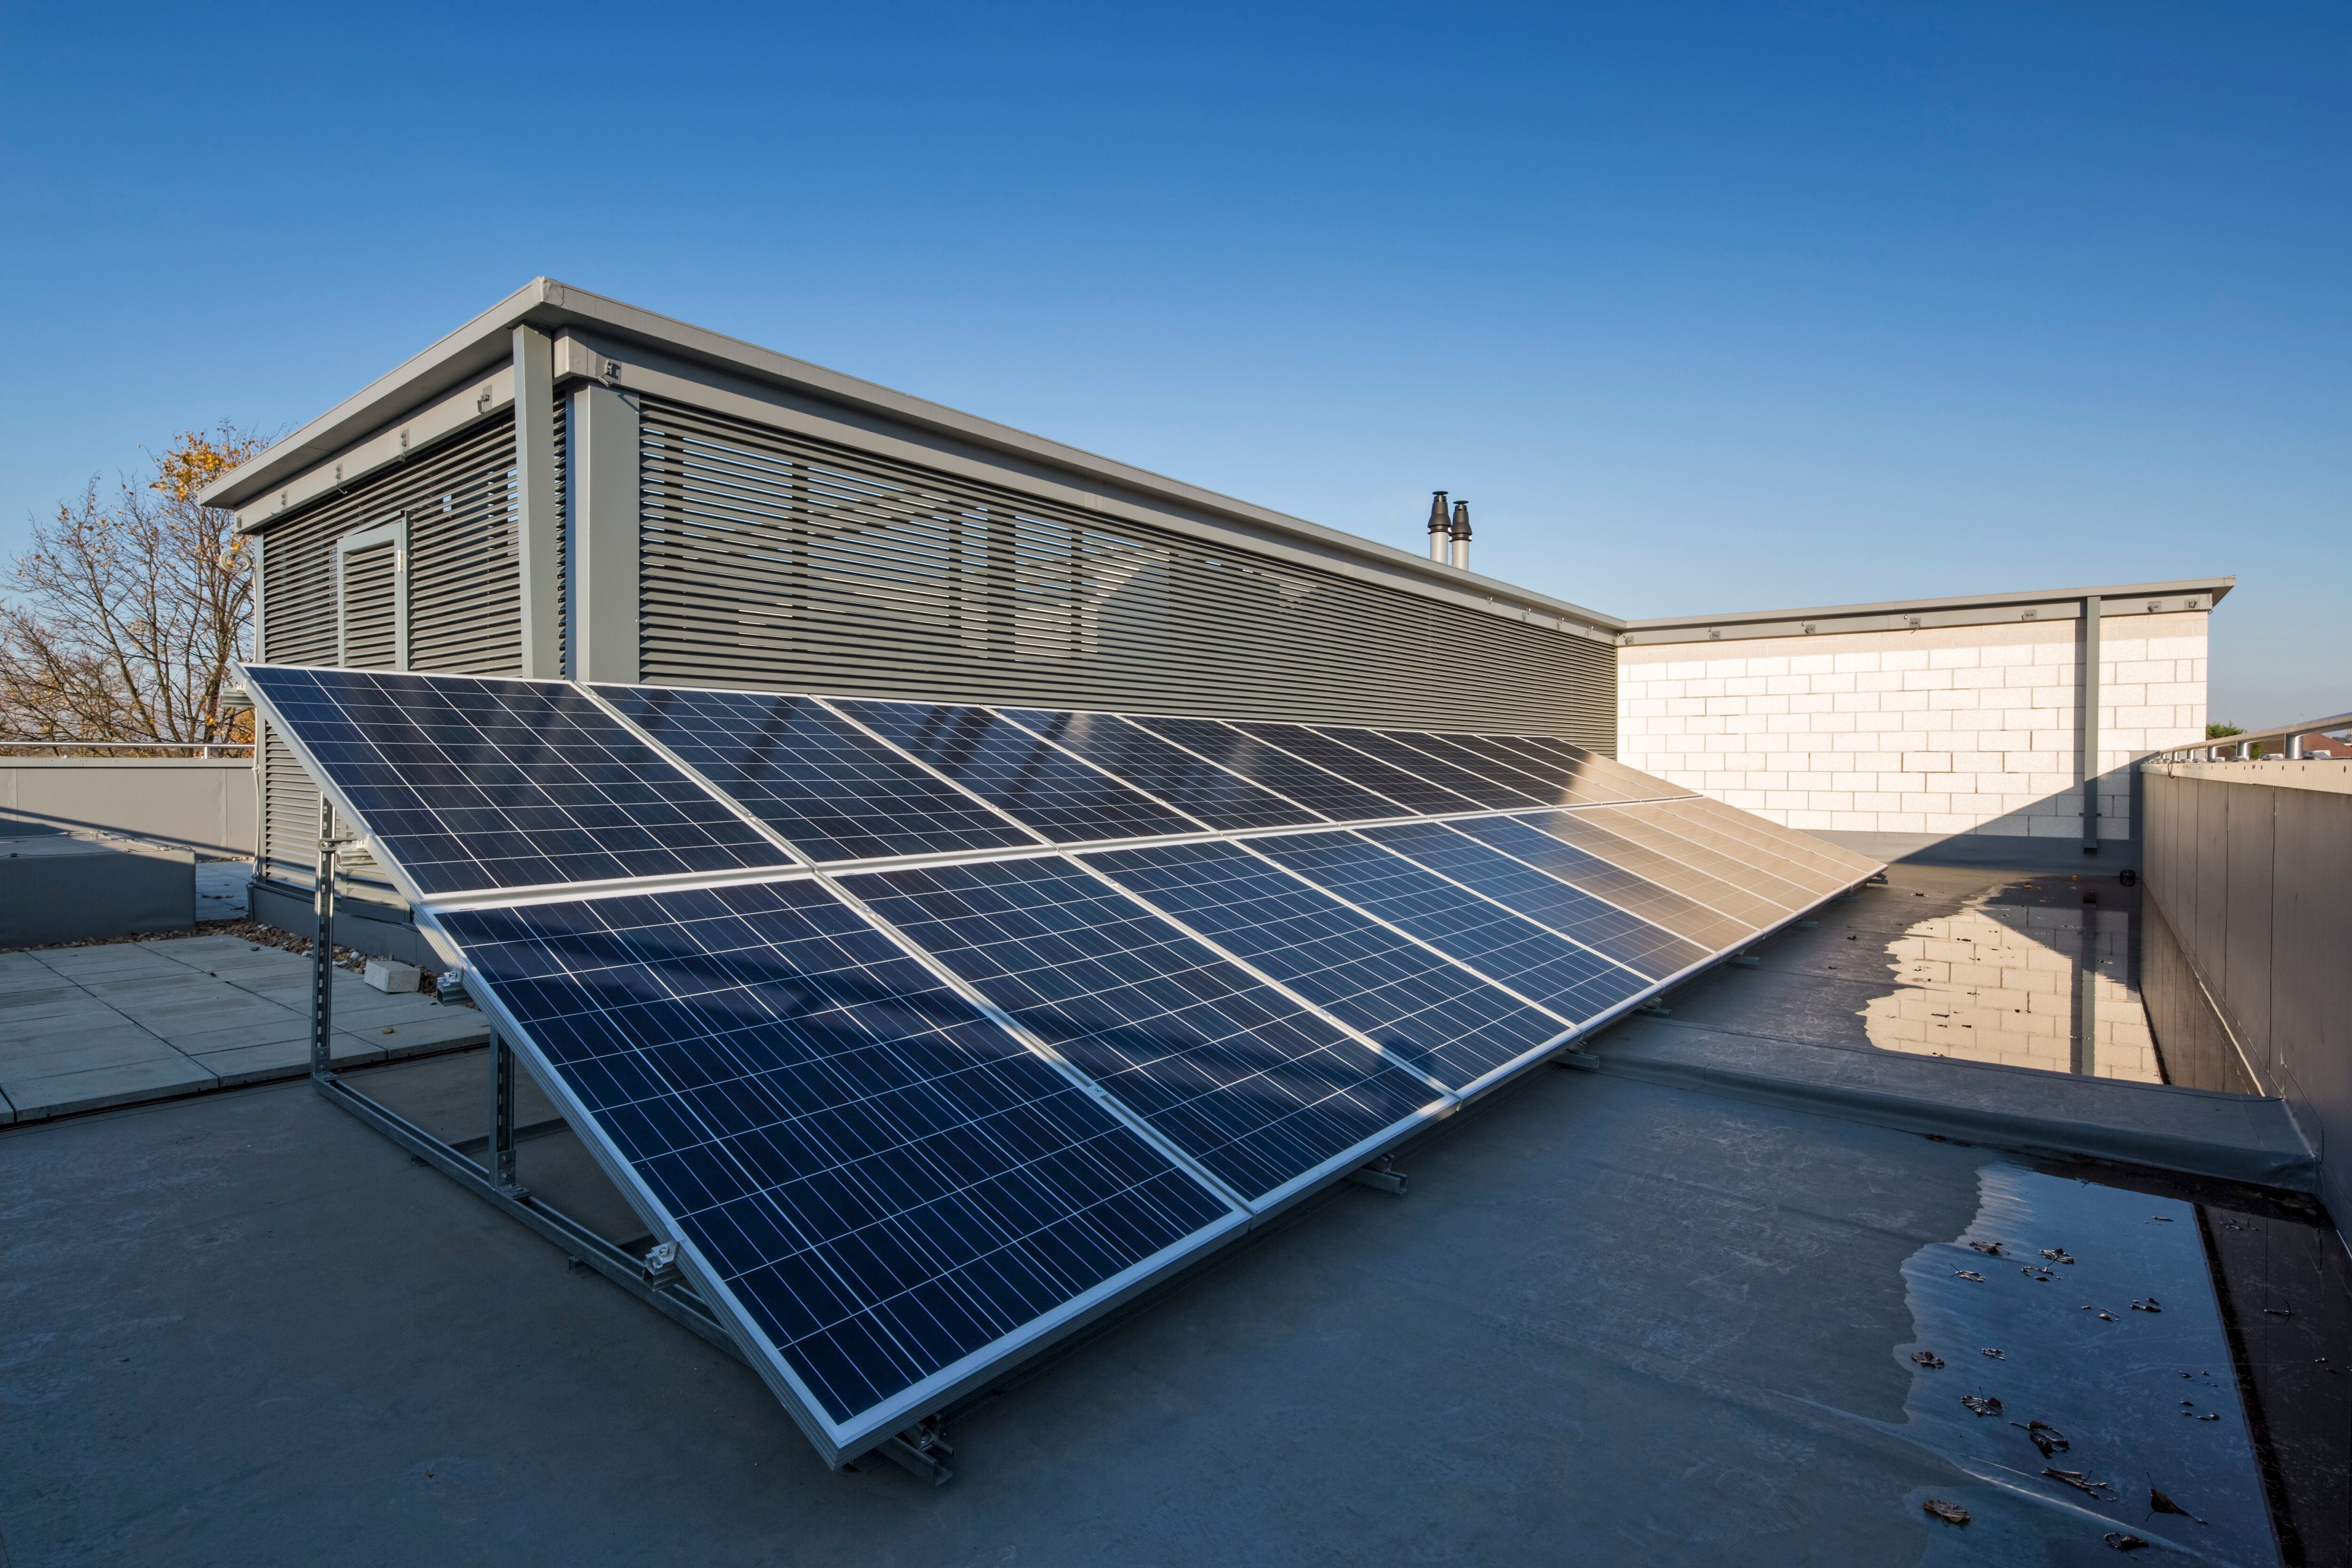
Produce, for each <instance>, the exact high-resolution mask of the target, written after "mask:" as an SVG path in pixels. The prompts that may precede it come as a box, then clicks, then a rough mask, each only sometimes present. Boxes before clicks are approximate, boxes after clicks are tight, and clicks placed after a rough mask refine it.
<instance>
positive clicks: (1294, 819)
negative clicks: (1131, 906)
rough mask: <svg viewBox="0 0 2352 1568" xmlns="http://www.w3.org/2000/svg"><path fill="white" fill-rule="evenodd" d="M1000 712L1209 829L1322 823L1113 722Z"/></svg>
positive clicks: (1098, 716)
mask: <svg viewBox="0 0 2352 1568" xmlns="http://www.w3.org/2000/svg"><path fill="white" fill-rule="evenodd" d="M1000 711H1001V712H1002V713H1003V716H1005V717H1007V718H1009V719H1012V720H1013V722H1014V723H1016V724H1019V725H1021V726H1023V727H1025V728H1028V729H1031V730H1034V731H1035V732H1036V733H1037V734H1039V735H1041V736H1044V737H1045V738H1046V739H1048V740H1050V741H1052V742H1053V743H1054V744H1055V745H1056V746H1059V747H1063V748H1064V749H1066V750H1069V751H1074V752H1076V753H1077V755H1079V756H1080V757H1083V758H1086V759H1087V761H1089V762H1091V763H1093V764H1094V765H1095V766H1096V767H1097V768H1102V769H1103V770H1104V771H1105V772H1107V773H1110V774H1112V775H1115V776H1116V777H1117V778H1118V779H1121V780H1122V781H1124V782H1126V783H1129V784H1132V785H1134V786H1135V787H1136V788H1137V789H1140V790H1142V791H1143V792H1144V793H1145V794H1147V795H1150V796H1151V797H1152V798H1153V799H1154V800H1164V801H1166V802H1167V803H1168V804H1169V805H1171V806H1173V807H1175V808H1176V809H1177V810H1180V811H1182V812H1184V813H1185V814H1186V815H1188V816H1193V817H1198V818H1199V819H1200V820H1201V821H1203V822H1205V823H1207V824H1208V825H1209V826H1210V827H1212V828H1220V829H1226V830H1232V829H1238V828H1280V827H1297V826H1300V825H1302V824H1304V823H1307V822H1317V821H1322V820H1323V819H1322V818H1320V817H1319V816H1318V815H1317V814H1316V813H1315V812H1313V811H1309V810H1305V809H1304V808H1302V807H1300V806H1298V805H1297V804H1296V803H1295V802H1293V801H1289V800H1284V799H1282V798H1281V797H1280V796H1278V795H1275V794H1272V793H1269V792H1268V791H1266V790H1265V789H1260V788H1259V787H1258V786H1257V785H1255V784H1253V783H1252V782H1250V781H1249V780H1248V779H1244V778H1242V777H1240V776H1239V775H1237V774H1234V773H1229V772H1227V771H1226V770H1225V769H1224V768H1220V767H1218V766H1217V765H1216V764H1215V763H1213V762H1209V761H1205V760H1203V759H1202V758H1198V757H1195V756H1193V755H1192V753H1191V752H1189V751H1186V750H1185V749H1184V748H1183V747H1180V746H1176V745H1174V744H1172V743H1171V742H1170V741H1168V740H1166V739H1163V738H1162V737H1160V736H1157V735H1154V734H1152V733H1151V732H1150V730H1148V729H1143V728H1140V727H1138V726H1136V725H1133V724H1130V723H1129V722H1128V721H1127V720H1126V719H1124V718H1122V717H1119V716H1117V715H1114V714H1105V713H1071V712H1068V711H1066V710H1058V711H1057V710H1054V709H1047V708H1004V709H1002V710H1000Z"/></svg>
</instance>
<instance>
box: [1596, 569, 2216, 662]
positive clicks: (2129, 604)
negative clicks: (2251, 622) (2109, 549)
mask: <svg viewBox="0 0 2352 1568" xmlns="http://www.w3.org/2000/svg"><path fill="white" fill-rule="evenodd" d="M2237 584H2238V580H2237V579H2236V578H2234V577H2193V578H2183V579H2179V580H2175V581H2170V582H2125V583H2108V584H2105V585H2104V586H2101V587H2093V588H2045V589H2032V590H2028V591H2023V592H2018V593H1973V594H1958V595H1952V596H1948V597H1945V598H1939V599H1895V600H1888V601H1884V602H1881V603H1877V604H1827V605H1821V606H1817V607H1815V608H1812V609H1804V610H1741V611H1734V612H1726V613H1723V614H1719V615H1673V616H1661V617H1657V618H1654V619H1651V620H1644V621H1625V622H1619V625H1620V627H1621V628H1622V630H1621V632H1620V634H1619V636H1618V642H1619V643H1621V644H1623V645H1625V646H1628V647H1640V646H1643V645H1644V644H1649V643H1714V642H1729V641H1734V640H1744V639H1748V638H1755V637H1803V636H1814V635H1827V634H1829V633H1832V632H1905V631H1919V630H1923V629H1925V628H1927V627H1931V626H1983V625H1991V624H1995V623H1998V622H2014V621H2074V620H2080V619H2081V618H2082V614H2083V606H2084V604H2086V603H2088V602H2089V601H2092V600H2094V599H2095V600H2097V601H2099V616H2100V619H2101V620H2103V621H2104V620H2105V619H2106V618H2107V617H2109V616H2114V615H2145V614H2148V613H2151V612H2156V613H2162V612H2181V611H2192V612H2204V611H2209V610H2210V609H2212V608H2213V606H2215V605H2216V604H2219V603H2220V602H2221V600H2222V597H2223V596H2224V595H2226V594H2227V593H2228V592H2229V591H2231V589H2232V588H2235V587H2236V586H2237Z"/></svg>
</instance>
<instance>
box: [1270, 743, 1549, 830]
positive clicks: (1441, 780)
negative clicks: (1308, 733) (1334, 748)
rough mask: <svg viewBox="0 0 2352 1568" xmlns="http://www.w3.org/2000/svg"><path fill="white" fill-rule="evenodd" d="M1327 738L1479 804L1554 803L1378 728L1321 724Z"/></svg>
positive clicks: (1488, 805)
mask: <svg viewBox="0 0 2352 1568" xmlns="http://www.w3.org/2000/svg"><path fill="white" fill-rule="evenodd" d="M1316 729H1317V730H1318V732H1319V733H1320V734H1322V735H1323V736H1325V737H1328V738H1329V739H1332V740H1336V741H1338V742H1339V743H1340V744H1341V745H1343V746H1348V747H1354V748H1355V749H1356V750H1358V751H1361V752H1364V753H1366V754H1367V755H1369V756H1371V757H1375V758H1379V759H1380V760H1381V761H1382V762H1385V763H1387V764H1388V765H1389V766H1390V767H1391V768H1399V769H1401V770H1402V771H1404V772H1407V773H1410V774H1412V775H1413V776H1414V777H1415V778H1418V779H1427V780H1429V782H1431V783H1433V784H1435V785H1437V786H1439V787H1440V788H1441V789H1450V790H1452V791H1453V792H1454V794H1456V795H1459V796H1461V797H1463V798H1464V799H1465V800H1469V801H1471V802H1472V803H1474V804H1475V805H1480V806H1485V807H1487V808H1489V809H1501V808H1507V807H1513V806H1547V805H1549V804H1550V803H1551V802H1550V801H1549V800H1544V799H1543V798H1542V797H1540V796H1537V795H1530V794H1528V793H1527V792H1526V791H1524V790H1521V789H1514V788H1512V787H1511V786H1510V785H1508V784H1505V783H1502V782H1499V781H1497V780H1496V779H1490V778H1488V777H1487V776H1486V775H1485V774H1483V773H1479V772H1475V771H1473V770H1472V769H1470V768H1465V767H1464V766H1462V765H1461V764H1460V763H1458V762H1455V761H1453V760H1451V759H1450V758H1444V757H1442V756H1439V755H1438V754H1437V752H1436V751H1435V750H1434V749H1433V748H1430V747H1421V746H1415V745H1410V744H1408V743H1407V742H1405V741H1402V740H1400V739H1398V738H1397V737H1395V736H1393V735H1384V734H1382V733H1381V731H1379V730H1377V729H1349V728H1346V727H1341V726H1339V725H1329V724H1321V725H1317V726H1316Z"/></svg>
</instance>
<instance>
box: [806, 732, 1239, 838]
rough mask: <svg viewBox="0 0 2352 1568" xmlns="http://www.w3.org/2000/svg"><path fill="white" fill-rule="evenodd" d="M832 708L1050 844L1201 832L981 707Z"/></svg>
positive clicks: (1187, 820)
mask: <svg viewBox="0 0 2352 1568" xmlns="http://www.w3.org/2000/svg"><path fill="white" fill-rule="evenodd" d="M835 706H838V707H840V709H841V710H842V711H843V712H845V713H846V714H848V715H849V716H851V717H853V718H855V719H856V720H857V721H858V723H860V724H863V725H865V726H866V727H869V728H871V729H872V730H873V731H874V732H875V733H876V734H877V735H880V736H881V737H884V738H885V739H887V740H888V741H889V742H890V744H892V745H893V746H896V747H899V748H900V749H901V750H903V751H905V752H906V753H907V754H908V756H910V757H916V758H921V759H922V760H923V761H924V762H926V763H929V765H930V766H931V767H933V768H938V769H939V770H940V772H941V773H943V774H945V775H947V777H949V778H950V779H954V780H955V781H956V782H957V783H958V784H961V785H962V786H963V787H964V788H965V789H969V790H971V792H972V793H973V794H975V795H977V796H979V797H980V798H981V799H982V800H986V801H987V802H988V803H989V804H990V805H992V806H994V807H995V808H997V810H1001V811H1004V812H1007V813H1009V814H1010V815H1011V816H1013V818H1015V819H1017V820H1018V821H1023V822H1025V823H1027V824H1028V825H1029V826H1030V827H1033V828H1034V829H1036V830H1037V831H1039V832H1041V833H1043V834H1045V836H1046V837H1047V838H1049V839H1052V840H1054V841H1055V842H1057V843H1087V842H1097V841H1102V840H1105V839H1143V838H1156V837H1160V836H1162V835H1165V834H1169V833H1196V832H1199V831H1202V824H1201V823H1200V822H1198V821H1194V820H1192V819H1191V818H1188V817H1185V816H1182V815H1181V814H1179V813H1178V812H1175V811H1173V810H1170V809H1169V808H1167V807H1165V806H1162V805H1160V804H1158V803H1157V802H1155V801H1153V800H1150V799H1148V798H1146V797H1145V796H1143V795H1140V794H1139V793H1137V792H1136V791H1135V790H1133V789H1129V788H1128V787H1127V786H1126V785H1125V784H1122V783H1120V782H1119V781H1118V779H1112V778H1110V777H1108V775H1106V774H1103V773H1101V772H1098V771H1097V770H1096V769H1095V768H1089V767H1087V765H1086V764H1085V763H1083V762H1081V761H1079V760H1078V759H1077V758H1074V757H1071V756H1069V755H1068V754H1067V753H1066V752H1064V751H1061V750H1060V749H1058V748H1056V747H1053V746H1050V745H1048V744H1046V743H1045V741H1044V740H1041V739H1040V738H1038V737H1036V736H1034V735H1032V734H1031V733H1030V732H1029V731H1027V730H1025V729H1024V728H1022V727H1021V726H1019V725H1017V724H1014V723H1013V722H1012V721H1011V720H1010V719H1005V718H1000V717H998V716H996V715H995V714H992V713H991V712H989V711H988V710H987V709H986V708H981V707H967V706H958V705H955V704H947V703H940V704H926V703H896V702H876V701H873V700H870V699H868V698H865V697H838V698H835Z"/></svg>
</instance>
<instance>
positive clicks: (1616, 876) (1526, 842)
mask: <svg viewBox="0 0 2352 1568" xmlns="http://www.w3.org/2000/svg"><path fill="white" fill-rule="evenodd" d="M1560 814H1562V815H1564V814H1565V813H1560ZM1539 820H1541V819H1538V818H1532V817H1531V818H1528V819H1526V820H1524V821H1523V820H1521V819H1519V818H1517V817H1467V818H1464V819H1462V820H1460V821H1456V822H1454V827H1455V828H1457V829H1458V830H1460V831H1463V832H1465V833H1467V834H1469V835H1470V836H1471V837H1472V838H1474V839H1476V840H1478V841H1480V842H1481V843H1486V844H1491V845H1493V846H1494V847H1495V848H1496V849H1498V850H1500V851H1502V852H1504V853H1505V854H1507V855H1511V856H1514V857H1516V858H1517V859H1519V860H1523V861H1525V862H1528V864H1529V865H1531V866H1534V867H1535V868H1536V869H1537V870H1538V871H1543V872H1548V873H1550V874H1551V875H1553V876H1556V877H1558V878H1559V880H1560V881H1562V882H1564V883H1568V884H1569V886H1570V887H1574V888H1580V889H1581V890H1582V891H1584V892H1586V893H1589V894H1592V896H1593V897H1595V898H1604V899H1607V900H1608V901H1609V902H1610V903H1612V904H1615V905H1616V906H1617V907H1618V908H1620V909H1622V910H1626V911H1628V912H1629V913H1632V914H1634V915H1640V916H1641V917H1642V918H1643V919H1644V920H1646V921H1648V922H1649V923H1650V924H1651V925H1662V926H1664V927H1665V928H1666V929H1667V930H1669V931H1671V932H1673V933H1674V934H1675V936H1680V937H1683V938H1685V940H1687V941H1689V942H1692V943H1694V944H1696V946H1698V947H1700V948H1701V949H1702V950H1704V951H1706V952H1709V953H1714V952H1719V951H1720V950H1722V949H1723V948H1726V947H1732V946H1738V944H1739V943H1741V942H1743V941H1745V940H1747V939H1748V937H1749V936H1753V935H1755V931H1756V928H1755V927H1754V926H1752V925H1748V924H1746V923H1745V922H1743V921H1738V920H1734V919H1733V918H1732V917H1731V916H1730V915H1724V914H1721V913H1719V912H1717V911H1716V910H1713V909H1709V908H1708V907H1706V905H1705V904H1700V903H1697V902H1696V901H1695V900H1693V899H1689V898H1685V897H1684V896H1683V895H1682V894H1679V893H1675V892H1673V891H1672V890H1670V889H1667V888H1664V887H1660V886H1659V885H1658V884H1657V883H1654V882H1651V881H1649V880H1647V879H1646V878H1643V877H1639V876H1636V875H1634V874H1633V873H1632V872H1630V871H1627V870H1625V869H1624V868H1623V867H1622V866H1616V865H1612V864H1611V863H1610V862H1607V861H1605V860H1602V859H1601V857H1600V856H1598V855H1594V854H1590V853H1588V852H1585V851H1583V850H1580V849H1578V848H1577V847H1576V846H1575V845H1573V844H1571V843H1569V842H1567V841H1563V840H1560V839H1556V838H1554V837H1552V836H1551V835H1550V834H1549V833H1547V832H1545V831H1542V830H1541V829H1539V828H1538V827H1536V826H1535V825H1534V824H1535V822H1536V821H1539Z"/></svg>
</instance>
